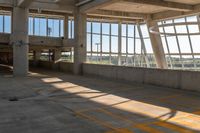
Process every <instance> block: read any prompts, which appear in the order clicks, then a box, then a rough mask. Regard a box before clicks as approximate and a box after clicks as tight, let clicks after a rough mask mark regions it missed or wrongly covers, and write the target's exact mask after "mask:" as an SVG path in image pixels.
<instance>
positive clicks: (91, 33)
mask: <svg viewBox="0 0 200 133" xmlns="http://www.w3.org/2000/svg"><path fill="white" fill-rule="evenodd" d="M90 26H91V31H90V35H91V37H90V42H91V44H90V45H91V57H92V55H93V54H92V52H93V45H92V44H93V31H92V27H93V26H92V22H91V25H90Z"/></svg>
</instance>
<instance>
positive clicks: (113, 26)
mask: <svg viewBox="0 0 200 133" xmlns="http://www.w3.org/2000/svg"><path fill="white" fill-rule="evenodd" d="M111 35H118V24H111Z"/></svg>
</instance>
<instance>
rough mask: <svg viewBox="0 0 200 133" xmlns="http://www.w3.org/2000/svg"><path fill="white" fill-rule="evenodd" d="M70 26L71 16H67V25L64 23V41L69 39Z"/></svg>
mask: <svg viewBox="0 0 200 133" xmlns="http://www.w3.org/2000/svg"><path fill="white" fill-rule="evenodd" d="M68 25H69V16H68V15H65V23H64V39H68V28H69V27H68Z"/></svg>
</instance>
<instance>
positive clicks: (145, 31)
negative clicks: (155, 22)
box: [140, 25, 149, 38]
mask: <svg viewBox="0 0 200 133" xmlns="http://www.w3.org/2000/svg"><path fill="white" fill-rule="evenodd" d="M140 27H141V31H142V35H143V37H144V38H146V37H149V31H148V28H147V25H141V26H140Z"/></svg>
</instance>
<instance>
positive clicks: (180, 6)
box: [122, 0, 194, 11]
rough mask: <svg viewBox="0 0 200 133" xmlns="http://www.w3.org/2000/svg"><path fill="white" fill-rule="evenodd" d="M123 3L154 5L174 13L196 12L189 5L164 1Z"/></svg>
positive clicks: (130, 0) (150, 0)
mask: <svg viewBox="0 0 200 133" xmlns="http://www.w3.org/2000/svg"><path fill="white" fill-rule="evenodd" d="M122 1H123V2H128V3H130V4H134V3H137V4H145V5H153V6H159V7H163V8H166V9H169V10H174V11H192V10H194V6H192V5H187V4H181V3H176V2H168V1H163V0H122Z"/></svg>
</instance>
